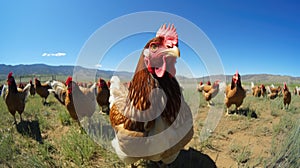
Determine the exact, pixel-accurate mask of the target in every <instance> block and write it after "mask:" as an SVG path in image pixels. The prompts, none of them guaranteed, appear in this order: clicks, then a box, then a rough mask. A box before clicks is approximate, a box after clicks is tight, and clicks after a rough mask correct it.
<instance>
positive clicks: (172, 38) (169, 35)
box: [156, 24, 178, 46]
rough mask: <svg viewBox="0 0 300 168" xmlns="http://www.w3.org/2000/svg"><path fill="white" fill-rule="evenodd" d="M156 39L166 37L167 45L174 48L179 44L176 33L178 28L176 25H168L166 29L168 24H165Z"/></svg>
mask: <svg viewBox="0 0 300 168" xmlns="http://www.w3.org/2000/svg"><path fill="white" fill-rule="evenodd" d="M156 37H164V38H165V40H166V45H171V44H173V45H172V46H174V45H176V44H177V42H178V35H177V33H176V28H175V27H174V25H173V24H172V25H170V24H169V25H168V27H166V24H163V25H162V26H161V27H160V28H159V29H158V31H157V33H156Z"/></svg>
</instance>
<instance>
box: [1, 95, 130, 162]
mask: <svg viewBox="0 0 300 168" xmlns="http://www.w3.org/2000/svg"><path fill="white" fill-rule="evenodd" d="M41 100H42V99H41V98H40V97H39V96H38V95H36V96H34V97H30V96H29V97H28V100H27V102H26V107H25V111H24V112H23V114H22V117H23V120H24V122H22V123H21V124H18V126H16V125H13V124H12V123H13V117H12V115H11V114H10V113H9V112H8V110H7V107H6V104H5V102H4V101H3V99H2V98H1V99H0V115H1V120H0V167H124V164H123V163H122V162H121V161H120V160H119V159H118V157H117V156H116V155H115V154H114V153H112V152H111V151H107V150H106V149H104V148H102V147H101V146H99V145H97V144H96V143H95V142H94V141H93V140H92V139H91V138H90V137H89V136H88V135H87V134H86V133H85V132H83V131H82V130H81V129H80V127H79V126H78V124H77V122H74V121H73V120H72V119H71V118H70V116H69V114H68V112H67V111H66V109H65V107H64V106H62V105H61V104H59V102H57V101H56V100H55V98H54V97H53V96H49V97H48V102H50V106H43V104H42V101H41ZM16 118H17V122H18V123H19V122H20V120H19V116H18V114H16ZM23 123H26V124H27V125H26V128H27V129H23V130H22V129H21V132H20V130H19V127H22V124H23ZM33 123H37V124H33ZM34 128H38V130H40V132H38V133H39V136H41V137H42V141H41V142H39V141H37V140H36V138H35V136H33V135H32V134H34V133H33V132H35V131H34V130H35V129H34ZM101 165H104V166H101Z"/></svg>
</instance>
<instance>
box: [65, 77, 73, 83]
mask: <svg viewBox="0 0 300 168" xmlns="http://www.w3.org/2000/svg"><path fill="white" fill-rule="evenodd" d="M71 81H72V77H71V76H69V77H68V78H67V80H66V85H69V83H70V82H71Z"/></svg>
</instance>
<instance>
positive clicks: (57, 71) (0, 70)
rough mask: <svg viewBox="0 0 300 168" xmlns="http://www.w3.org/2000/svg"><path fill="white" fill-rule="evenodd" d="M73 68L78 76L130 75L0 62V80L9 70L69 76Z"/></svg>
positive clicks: (15, 72)
mask: <svg viewBox="0 0 300 168" xmlns="http://www.w3.org/2000/svg"><path fill="white" fill-rule="evenodd" d="M74 69H75V70H76V73H77V76H78V78H84V77H86V76H88V75H87V74H94V73H96V75H97V76H98V77H102V78H105V79H108V78H110V77H111V76H112V75H114V74H115V75H118V76H120V77H121V79H129V78H131V76H132V73H130V72H114V71H105V70H96V69H88V68H83V67H79V66H77V67H74V66H67V65H60V66H50V65H46V64H32V65H22V64H21V65H5V64H0V80H5V79H6V77H7V74H8V73H9V72H13V73H14V74H15V75H16V76H28V75H32V76H35V75H60V76H69V75H71V76H72V75H73V72H74Z"/></svg>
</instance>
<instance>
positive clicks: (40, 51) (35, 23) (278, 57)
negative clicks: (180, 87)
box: [0, 0, 300, 76]
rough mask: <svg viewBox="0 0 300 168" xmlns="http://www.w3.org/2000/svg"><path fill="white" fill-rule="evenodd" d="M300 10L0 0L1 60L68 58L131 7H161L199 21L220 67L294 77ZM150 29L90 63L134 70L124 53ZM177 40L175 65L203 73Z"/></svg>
mask: <svg viewBox="0 0 300 168" xmlns="http://www.w3.org/2000/svg"><path fill="white" fill-rule="evenodd" d="M299 9H300V2H298V1H291V0H279V1H273V0H265V1H259V0H253V1H237V0H230V1H225V0H221V1H178V2H177V1H174V0H173V1H169V0H165V1H141V0H121V1H117V0H112V1H105V2H104V1H98V0H95V1H79V0H76V1H71V0H67V1H60V0H43V1H38V0H27V1H15V0H11V1H0V22H1V26H0V64H9V65H17V64H34V63H44V64H49V65H75V64H76V62H77V60H78V55H79V54H80V51H81V50H82V47H83V46H84V45H85V44H86V42H87V40H88V39H89V38H90V37H91V36H92V35H93V33H95V32H96V31H97V30H99V28H101V27H102V26H104V25H105V24H107V23H109V22H111V21H112V20H113V19H116V18H119V17H121V16H124V15H128V14H131V13H135V12H142V11H161V12H167V13H171V14H175V15H178V16H180V17H182V18H185V19H187V20H189V21H190V22H192V23H193V24H195V25H196V26H197V27H199V28H200V29H201V30H202V31H203V32H204V33H205V34H206V36H207V37H208V38H209V40H210V41H211V43H212V44H213V45H214V47H215V48H216V50H217V52H218V54H219V56H220V58H221V61H222V65H223V67H224V71H225V73H226V74H233V73H234V72H235V71H236V70H239V72H240V73H241V74H257V73H269V74H281V75H291V76H300V68H299V62H300V57H299V56H300V31H299V30H300V19H299V16H300V10H299ZM148 22H149V20H146V19H145V21H144V22H143V23H140V24H147V23H148ZM136 26H139V25H138V24H137V25H136ZM159 26H160V25H157V26H156V27H157V28H158V27H159ZM175 26H176V25H175ZM119 31H123V28H122V27H120V28H119ZM155 31H156V29H155V30H153V32H155ZM178 31H179V30H178ZM154 35H155V34H154V33H151V32H150V33H143V34H137V35H133V36H130V37H127V38H126V39H122V40H120V41H119V42H118V43H117V44H115V45H114V46H112V48H111V49H110V50H109V51H108V53H107V55H106V56H105V57H104V59H103V60H101V61H100V62H99V61H98V62H97V61H95V65H96V64H101V67H99V69H104V70H114V69H118V67H117V65H119V64H120V63H123V64H122V65H124V64H128V65H129V66H127V67H126V68H127V69H128V70H130V69H131V70H132V71H134V69H135V64H136V62H135V61H137V60H138V58H136V59H135V57H134V56H133V59H129V60H126V59H125V58H128V55H130V54H132V53H134V52H136V54H138V55H139V52H138V50H140V49H141V48H142V47H144V45H145V44H146V42H147V41H148V40H150V39H151V38H152V37H153V36H154ZM108 36H109V34H108V35H107V37H108ZM179 38H180V34H179ZM104 40H105V39H104ZM99 43H101V41H100V42H99ZM179 45H180V49H181V58H180V60H179V61H178V64H179V65H183V64H185V65H186V67H189V68H190V71H192V73H193V74H194V75H195V76H203V75H207V71H206V67H205V66H207V65H206V63H205V62H203V61H202V62H201V60H195V55H197V54H196V53H195V52H194V51H193V50H192V49H191V48H189V46H188V45H187V44H184V42H182V41H180V43H179ZM99 47H101V44H99ZM200 47H201V46H200ZM58 55H59V56H58ZM193 55H194V56H193ZM124 59H125V60H124ZM126 68H125V69H126ZM119 69H122V68H119ZM178 71H184V68H177V72H178Z"/></svg>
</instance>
